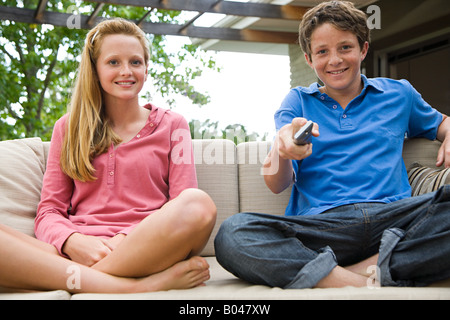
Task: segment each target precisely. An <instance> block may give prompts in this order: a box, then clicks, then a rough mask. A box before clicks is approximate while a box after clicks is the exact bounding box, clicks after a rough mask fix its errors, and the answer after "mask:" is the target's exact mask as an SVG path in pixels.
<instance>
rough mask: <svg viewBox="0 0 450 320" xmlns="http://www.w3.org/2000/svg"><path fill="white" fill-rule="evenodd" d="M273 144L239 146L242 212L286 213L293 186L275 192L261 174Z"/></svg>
mask: <svg viewBox="0 0 450 320" xmlns="http://www.w3.org/2000/svg"><path fill="white" fill-rule="evenodd" d="M271 146H272V143H271V142H248V143H241V144H239V145H238V146H237V157H238V166H239V197H240V199H239V201H240V208H239V211H240V212H258V213H268V214H276V215H284V212H285V209H286V205H287V204H288V202H289V197H290V195H291V190H292V187H289V188H287V189H286V190H284V191H283V192H282V193H280V194H274V193H272V192H271V191H270V190H269V188H267V186H266V184H265V182H264V177H263V175H262V174H261V167H262V164H263V163H264V159H265V158H266V156H267V154H268V153H269V150H270V148H271ZM274 169H276V168H274Z"/></svg>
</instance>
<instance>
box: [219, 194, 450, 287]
mask: <svg viewBox="0 0 450 320" xmlns="http://www.w3.org/2000/svg"><path fill="white" fill-rule="evenodd" d="M215 251H216V257H217V260H218V262H219V263H220V264H221V265H222V266H223V267H224V268H225V269H227V270H228V271H230V272H231V273H233V274H234V275H236V276H237V277H239V278H242V279H244V280H247V281H249V282H251V283H255V284H264V285H268V286H272V287H281V288H311V287H314V286H315V285H316V284H317V283H318V282H319V281H320V280H321V279H323V278H324V277H326V276H327V275H328V274H329V273H330V272H331V270H333V268H335V267H336V266H337V265H339V266H347V265H351V264H354V263H357V262H360V261H362V260H364V259H367V258H369V257H371V256H373V255H375V254H377V253H379V258H378V263H377V265H378V268H379V269H378V271H379V281H380V282H381V285H382V286H426V285H429V284H431V283H433V282H436V281H439V280H443V279H447V278H450V186H445V187H442V188H441V189H440V190H438V191H437V192H434V193H429V194H426V195H422V196H418V197H413V198H408V199H404V200H400V201H397V202H394V203H390V204H381V203H358V204H352V205H346V206H342V207H338V208H335V209H332V210H329V211H327V212H324V213H322V214H319V215H314V216H294V217H292V216H289V217H288V216H274V215H266V214H259V213H239V214H236V215H234V216H232V217H230V218H229V219H227V220H226V221H225V222H224V223H223V224H222V226H221V228H220V230H219V232H218V234H217V236H216V239H215Z"/></svg>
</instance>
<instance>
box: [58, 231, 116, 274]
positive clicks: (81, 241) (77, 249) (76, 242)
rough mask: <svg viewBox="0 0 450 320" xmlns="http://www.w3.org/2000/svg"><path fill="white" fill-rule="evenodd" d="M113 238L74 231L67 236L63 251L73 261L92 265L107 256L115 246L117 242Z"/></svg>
mask: <svg viewBox="0 0 450 320" xmlns="http://www.w3.org/2000/svg"><path fill="white" fill-rule="evenodd" d="M112 239H114V238H112ZM112 239H110V240H106V239H102V238H100V237H95V236H86V235H83V234H81V233H73V234H72V235H70V237H69V238H67V240H66V242H65V243H64V245H63V247H62V251H63V253H65V254H66V255H68V256H69V258H70V259H71V260H72V261H75V262H78V263H81V264H84V265H86V266H88V267H90V266H92V265H94V264H96V263H97V262H99V261H100V260H102V259H103V258H104V257H106V256H107V255H108V254H109V253H111V251H112V250H113V249H114V248H115V246H114V244H115V242H113V241H112ZM110 241H111V242H112V244H111V243H110Z"/></svg>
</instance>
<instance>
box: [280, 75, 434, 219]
mask: <svg viewBox="0 0 450 320" xmlns="http://www.w3.org/2000/svg"><path fill="white" fill-rule="evenodd" d="M362 81H363V82H364V89H363V90H362V92H361V94H360V95H359V96H358V97H356V98H355V99H353V100H352V101H351V102H350V103H349V104H348V106H347V107H346V108H345V110H344V109H343V108H342V107H341V106H340V105H339V104H338V103H337V102H336V101H335V100H333V99H331V98H330V97H329V96H328V95H327V94H323V93H321V92H320V91H319V84H317V83H314V84H312V85H311V86H310V87H309V88H306V87H297V88H294V89H292V90H291V91H290V92H289V94H288V95H287V96H286V98H285V100H284V101H283V103H282V105H281V107H280V109H279V110H278V111H277V112H276V113H275V124H276V127H277V130H279V129H280V128H282V127H283V126H284V125H286V124H289V123H291V122H292V119H294V118H296V117H303V118H306V119H308V120H312V121H314V122H316V123H317V124H318V125H319V129H320V137H317V138H314V137H313V140H312V144H313V153H312V155H311V156H310V157H308V158H306V159H304V160H303V161H293V167H294V172H295V174H296V179H295V182H294V187H293V190H292V195H291V198H290V201H289V204H288V206H287V208H286V215H312V214H319V213H321V212H323V211H326V210H328V209H331V208H335V207H338V206H341V205H346V204H351V203H358V202H381V203H389V202H393V201H397V200H401V199H403V198H407V197H410V196H411V187H410V185H409V183H408V175H407V172H406V168H405V164H404V162H403V158H402V150H403V142H404V138H405V136H408V137H425V138H428V139H430V140H435V139H436V135H437V130H438V127H439V125H440V124H441V122H442V120H443V116H442V114H441V113H439V112H438V111H436V110H435V109H433V108H432V107H431V106H430V105H429V104H428V103H426V102H425V101H424V100H423V99H422V97H421V95H420V94H419V93H418V92H417V91H416V90H415V89H414V88H413V87H412V86H411V84H410V83H409V82H408V81H406V80H400V81H397V80H392V79H386V78H376V79H367V78H366V77H365V76H364V75H362Z"/></svg>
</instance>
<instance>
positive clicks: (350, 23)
mask: <svg viewBox="0 0 450 320" xmlns="http://www.w3.org/2000/svg"><path fill="white" fill-rule="evenodd" d="M324 23H330V24H332V25H333V26H334V27H336V28H337V29H339V30H342V31H350V32H352V33H353V34H354V35H355V36H356V37H357V38H358V42H359V46H360V48H361V49H362V48H363V46H364V43H365V42H366V41H367V42H370V29H369V27H368V26H367V15H366V14H365V13H364V12H363V11H361V10H359V9H357V8H356V7H355V5H354V4H353V3H351V2H349V1H329V2H323V3H321V4H319V5H317V6H315V7H314V8H312V9H310V10H308V11H307V12H306V13H305V15H304V16H303V19H302V21H301V23H300V27H299V42H300V46H301V48H302V50H303V52H304V53H305V54H307V55H308V57H309V59H310V60H312V59H311V35H312V33H313V32H314V30H315V29H316V28H318V27H319V26H321V25H322V24H324Z"/></svg>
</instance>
